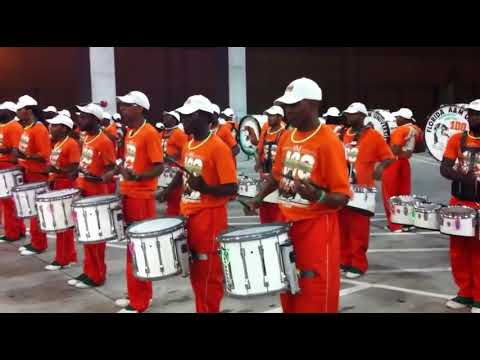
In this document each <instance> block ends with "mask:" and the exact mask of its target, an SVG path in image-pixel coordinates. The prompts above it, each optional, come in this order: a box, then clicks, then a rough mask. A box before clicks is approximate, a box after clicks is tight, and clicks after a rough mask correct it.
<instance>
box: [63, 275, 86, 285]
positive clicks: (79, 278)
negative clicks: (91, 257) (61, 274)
mask: <svg viewBox="0 0 480 360" xmlns="http://www.w3.org/2000/svg"><path fill="white" fill-rule="evenodd" d="M86 278H87V275H85V274H80V275H78V276H77V277H76V278H73V279H70V280H68V281H67V284H68V285H71V286H75V285H77V284H78V283H80V282H83V281H84V280H85V279H86Z"/></svg>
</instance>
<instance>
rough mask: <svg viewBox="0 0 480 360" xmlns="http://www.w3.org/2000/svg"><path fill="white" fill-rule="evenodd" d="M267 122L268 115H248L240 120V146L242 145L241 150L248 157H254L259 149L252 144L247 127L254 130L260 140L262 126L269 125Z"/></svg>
mask: <svg viewBox="0 0 480 360" xmlns="http://www.w3.org/2000/svg"><path fill="white" fill-rule="evenodd" d="M267 121H268V118H267V116H266V115H247V116H245V117H243V118H242V119H241V120H240V124H239V127H238V128H239V132H238V144H239V145H240V149H242V151H243V152H244V153H245V154H246V155H248V156H254V155H255V153H256V151H257V147H256V146H255V145H253V144H252V141H251V139H250V134H249V132H248V130H247V127H251V128H252V129H253V131H254V132H255V135H256V136H257V140H258V139H259V138H260V131H261V130H262V126H263V125H264V124H265V123H267Z"/></svg>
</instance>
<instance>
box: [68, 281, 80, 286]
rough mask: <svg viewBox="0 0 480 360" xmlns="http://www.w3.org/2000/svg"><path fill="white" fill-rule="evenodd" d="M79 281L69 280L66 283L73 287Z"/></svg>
mask: <svg viewBox="0 0 480 360" xmlns="http://www.w3.org/2000/svg"><path fill="white" fill-rule="evenodd" d="M79 282H80V281H79V280H77V279H71V280H68V281H67V284H68V285H70V286H75V285H77V284H78V283H79Z"/></svg>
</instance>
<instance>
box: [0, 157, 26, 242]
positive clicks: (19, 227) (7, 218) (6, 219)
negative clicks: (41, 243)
mask: <svg viewBox="0 0 480 360" xmlns="http://www.w3.org/2000/svg"><path fill="white" fill-rule="evenodd" d="M12 167H14V165H13V164H10V163H7V162H0V169H2V170H3V169H10V168H12ZM0 206H1V207H2V210H3V211H2V212H3V214H2V215H3V216H2V219H3V226H4V229H5V236H6V237H7V238H8V239H9V240H19V239H20V236H21V235H25V224H24V223H23V220H22V219H19V218H18V217H17V211H16V209H15V203H14V202H13V199H12V198H11V197H8V198H4V199H0Z"/></svg>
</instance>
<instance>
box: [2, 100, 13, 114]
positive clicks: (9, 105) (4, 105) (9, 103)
mask: <svg viewBox="0 0 480 360" xmlns="http://www.w3.org/2000/svg"><path fill="white" fill-rule="evenodd" d="M0 110H10V111H12V112H17V104H15V103H14V102H13V101H5V102H4V103H2V104H0Z"/></svg>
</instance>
